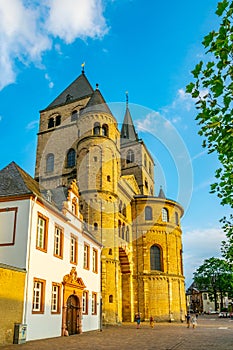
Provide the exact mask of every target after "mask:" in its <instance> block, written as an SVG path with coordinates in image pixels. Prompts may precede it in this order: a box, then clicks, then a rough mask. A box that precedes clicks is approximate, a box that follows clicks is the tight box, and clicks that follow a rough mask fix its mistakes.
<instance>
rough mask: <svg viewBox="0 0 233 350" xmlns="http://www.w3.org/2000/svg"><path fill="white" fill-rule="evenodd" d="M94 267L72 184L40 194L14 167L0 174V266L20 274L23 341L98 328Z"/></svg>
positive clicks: (94, 252) (91, 241) (96, 250)
mask: <svg viewBox="0 0 233 350" xmlns="http://www.w3.org/2000/svg"><path fill="white" fill-rule="evenodd" d="M100 261H101V245H100V244H99V242H97V241H96V239H95V238H94V237H93V236H92V235H91V234H90V233H89V232H88V231H87V230H86V229H85V227H84V225H83V221H82V217H81V215H80V213H79V194H78V188H77V185H76V182H75V181H73V182H72V183H71V185H70V187H69V188H68V190H67V188H63V187H60V188H58V189H56V190H55V191H54V192H46V191H43V189H42V188H41V187H40V184H39V183H38V182H36V181H35V180H34V179H33V178H32V177H31V176H30V175H28V174H27V173H26V172H25V171H23V170H22V169H21V168H20V167H19V166H18V165H17V164H15V163H14V162H12V163H10V164H9V165H8V166H6V167H5V168H4V169H2V170H1V171H0V262H1V263H2V264H6V265H11V266H14V267H17V268H20V269H25V270H26V282H25V293H24V311H23V319H22V324H26V325H27V340H33V339H42V338H50V337H57V336H61V335H64V334H65V333H66V330H68V332H69V334H78V333H81V332H85V331H91V330H96V329H99V328H100V327H101V321H100V318H101V283H100V272H101V271H100ZM6 288H7V286H6ZM15 288H17V281H15Z"/></svg>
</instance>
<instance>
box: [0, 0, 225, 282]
mask: <svg viewBox="0 0 233 350" xmlns="http://www.w3.org/2000/svg"><path fill="white" fill-rule="evenodd" d="M217 2H218V1H217V0H209V1H203V0H196V1H195V2H194V1H192V2H191V1H187V0H186V1H185V0H179V1H164V2H161V1H154V0H146V1H145V0H115V1H114V0H104V1H101V0H85V1H83V0H66V1H63V0H47V1H45V0H42V1H37V0H34V1H33V0H31V1H29V0H24V1H23V0H8V1H5V0H0V17H1V21H0V33H1V35H0V47H1V57H0V128H1V138H0V146H1V150H2V152H1V157H0V168H2V167H4V166H5V165H7V164H8V163H9V162H11V161H12V160H14V161H15V162H16V163H18V164H19V165H20V166H21V167H22V168H23V169H25V170H26V171H27V172H29V173H30V174H31V175H32V176H33V175H34V165H35V153H36V142H37V140H36V133H37V131H38V121H39V111H40V110H42V109H44V108H45V107H47V105H48V104H49V103H50V102H51V101H52V100H53V99H54V98H55V97H56V96H57V95H58V94H59V93H60V92H61V91H63V90H64V89H65V88H66V87H67V86H68V85H69V84H70V83H71V82H72V81H73V80H74V79H75V78H76V77H77V76H78V75H79V74H80V72H81V63H82V62H85V72H86V75H87V77H88V79H89V81H90V82H91V84H92V85H93V86H94V87H95V84H96V83H99V88H100V90H101V92H102V94H103V95H104V97H105V99H106V101H107V102H108V103H109V104H110V105H111V106H112V109H113V111H114V110H116V111H118V112H116V114H117V115H116V116H117V119H118V122H119V125H120V123H121V122H122V119H123V114H124V106H125V91H126V90H127V91H128V92H129V102H130V109H131V113H132V117H133V119H134V121H135V125H136V127H137V129H138V132H139V135H140V136H141V137H143V139H144V140H145V142H146V143H147V145H148V148H149V149H150V151H151V153H152V154H153V156H154V157H155V163H156V164H155V174H156V178H155V190H156V193H158V190H159V187H160V185H162V186H163V188H164V189H165V192H166V195H167V197H168V198H172V199H175V200H178V201H179V202H180V203H181V204H182V205H183V206H184V208H185V215H184V218H183V220H182V227H183V242H184V268H185V274H186V283H187V285H189V284H190V282H191V278H192V273H193V272H194V270H195V268H197V267H198V266H199V265H200V264H201V263H202V262H203V259H205V258H209V257H211V256H219V254H220V242H221V240H222V239H224V234H223V232H222V231H221V229H220V225H219V222H218V219H219V218H221V217H222V216H223V215H226V214H228V213H229V209H227V208H225V207H221V206H220V204H219V201H218V199H217V198H216V197H215V195H210V194H209V186H210V183H212V182H213V181H214V170H215V168H216V167H217V166H218V162H217V158H216V156H215V155H213V154H212V155H207V154H206V152H205V150H204V149H202V147H201V144H202V139H201V137H200V136H198V135H197V132H198V127H197V125H196V122H195V113H196V111H195V108H194V104H193V101H192V100H191V99H190V97H189V96H187V95H186V94H185V86H186V85H187V84H188V83H189V82H190V81H191V80H192V76H191V74H190V71H191V70H192V69H193V68H194V66H195V64H196V63H197V62H198V61H199V60H200V59H202V58H203V55H204V51H203V47H202V45H201V42H202V39H203V37H204V35H206V34H208V32H209V31H211V30H212V29H214V28H217V25H218V23H217V16H216V15H215V10H216V7H217ZM119 104H120V108H118V107H117V106H119ZM119 111H122V113H120V112H119Z"/></svg>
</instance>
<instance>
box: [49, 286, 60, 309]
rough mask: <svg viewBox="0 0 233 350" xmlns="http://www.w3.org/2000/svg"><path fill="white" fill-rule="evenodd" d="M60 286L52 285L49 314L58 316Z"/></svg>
mask: <svg viewBox="0 0 233 350" xmlns="http://www.w3.org/2000/svg"><path fill="white" fill-rule="evenodd" d="M60 299H61V285H60V284H59V283H54V282H53V283H52V296H51V313H53V314H59V313H60V312H61V307H60V306H61V303H60Z"/></svg>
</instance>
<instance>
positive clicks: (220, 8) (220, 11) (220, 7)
mask: <svg viewBox="0 0 233 350" xmlns="http://www.w3.org/2000/svg"><path fill="white" fill-rule="evenodd" d="M228 5H229V1H227V0H223V1H222V2H219V3H218V8H217V11H216V12H215V13H216V15H218V16H222V14H223V12H224V11H225V9H226V8H227V6H228Z"/></svg>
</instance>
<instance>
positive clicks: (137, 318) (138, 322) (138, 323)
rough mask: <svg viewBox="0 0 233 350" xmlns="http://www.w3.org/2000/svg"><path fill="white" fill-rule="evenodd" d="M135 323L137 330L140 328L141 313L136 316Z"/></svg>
mask: <svg viewBox="0 0 233 350" xmlns="http://www.w3.org/2000/svg"><path fill="white" fill-rule="evenodd" d="M135 321H136V323H137V329H138V328H140V323H141V317H140V313H139V312H138V313H137V314H136V316H135Z"/></svg>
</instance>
